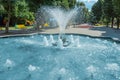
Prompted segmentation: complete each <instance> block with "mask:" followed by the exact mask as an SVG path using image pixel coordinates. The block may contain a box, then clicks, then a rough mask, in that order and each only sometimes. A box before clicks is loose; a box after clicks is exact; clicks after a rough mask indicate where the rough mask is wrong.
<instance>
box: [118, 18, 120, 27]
mask: <svg viewBox="0 0 120 80" xmlns="http://www.w3.org/2000/svg"><path fill="white" fill-rule="evenodd" d="M119 22H120V19H119V18H117V29H119Z"/></svg>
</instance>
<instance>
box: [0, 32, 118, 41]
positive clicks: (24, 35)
mask: <svg viewBox="0 0 120 80" xmlns="http://www.w3.org/2000/svg"><path fill="white" fill-rule="evenodd" d="M65 34H66V35H79V36H85V37H90V38H98V39H106V40H110V41H114V42H117V43H120V40H119V39H118V38H112V37H108V36H93V35H89V34H80V33H65ZM33 35H59V33H30V34H12V35H4V36H0V38H9V37H28V36H33Z"/></svg>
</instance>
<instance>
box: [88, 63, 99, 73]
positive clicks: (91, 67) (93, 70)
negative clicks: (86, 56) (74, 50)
mask: <svg viewBox="0 0 120 80" xmlns="http://www.w3.org/2000/svg"><path fill="white" fill-rule="evenodd" d="M87 71H88V72H89V73H92V74H93V73H95V72H96V71H97V68H96V67H94V66H93V65H91V66H89V67H87Z"/></svg>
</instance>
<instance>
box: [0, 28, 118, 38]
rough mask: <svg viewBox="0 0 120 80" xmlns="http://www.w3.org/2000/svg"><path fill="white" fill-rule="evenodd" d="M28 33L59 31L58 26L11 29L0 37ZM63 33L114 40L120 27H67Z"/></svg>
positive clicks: (54, 32)
mask: <svg viewBox="0 0 120 80" xmlns="http://www.w3.org/2000/svg"><path fill="white" fill-rule="evenodd" d="M29 33H42V34H56V33H59V28H52V29H51V28H50V29H42V30H41V31H39V32H35V31H21V32H20V31H19V32H18V31H12V32H11V34H8V35H6V34H0V37H3V36H11V35H13V36H14V35H26V34H29ZM65 33H73V34H84V35H89V36H95V37H111V38H113V39H115V40H120V29H119V30H117V29H113V28H107V27H92V28H68V29H66V30H65Z"/></svg>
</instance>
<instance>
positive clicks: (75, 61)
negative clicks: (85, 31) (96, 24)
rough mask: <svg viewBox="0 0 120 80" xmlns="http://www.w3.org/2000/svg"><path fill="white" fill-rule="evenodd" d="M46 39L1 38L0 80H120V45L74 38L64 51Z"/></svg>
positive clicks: (36, 36)
mask: <svg viewBox="0 0 120 80" xmlns="http://www.w3.org/2000/svg"><path fill="white" fill-rule="evenodd" d="M70 36H71V35H67V36H66V38H67V40H68V41H70ZM44 37H46V38H47V40H48V43H51V41H50V35H33V36H28V37H9V38H0V80H120V43H116V42H114V41H112V40H106V39H98V38H90V37H86V36H79V35H74V36H73V39H74V41H75V42H74V43H71V45H69V46H67V47H63V48H61V47H57V46H52V45H51V44H49V45H47V46H46V45H45V44H44V43H45V42H44V40H43V39H44ZM53 38H54V41H57V40H58V35H54V36H53ZM76 39H79V40H76ZM77 41H79V42H77ZM78 44H79V46H78Z"/></svg>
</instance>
